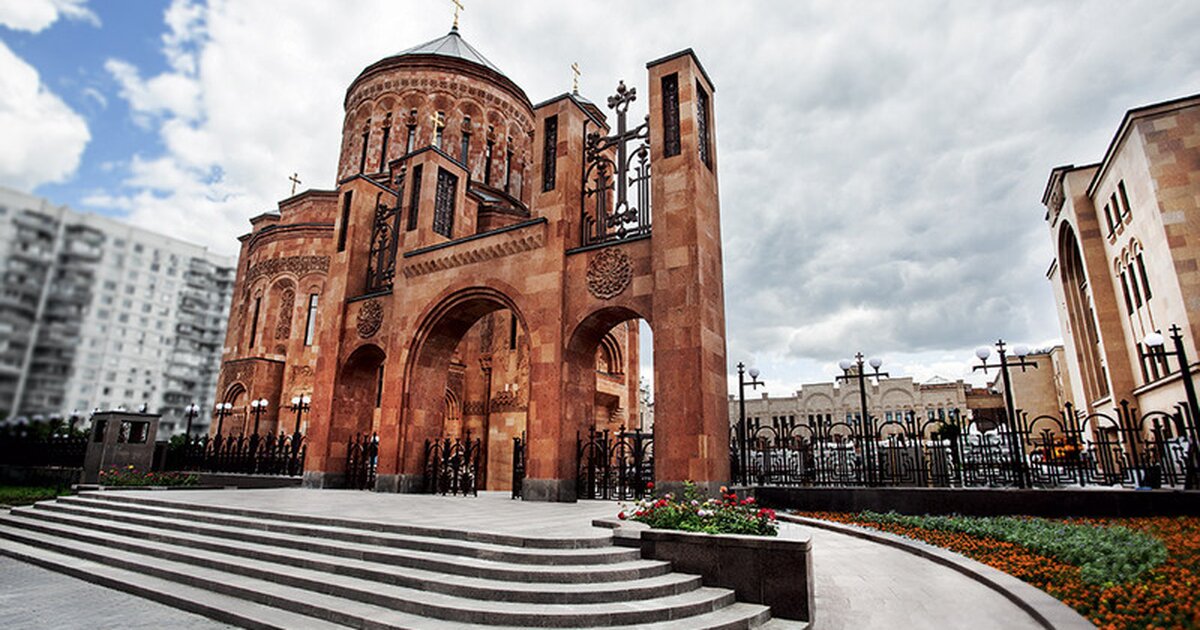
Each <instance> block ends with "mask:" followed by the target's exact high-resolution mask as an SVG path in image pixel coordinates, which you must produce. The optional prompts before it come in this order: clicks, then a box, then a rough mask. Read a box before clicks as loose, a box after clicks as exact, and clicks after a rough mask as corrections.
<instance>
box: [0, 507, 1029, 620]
mask: <svg viewBox="0 0 1200 630" xmlns="http://www.w3.org/2000/svg"><path fill="white" fill-rule="evenodd" d="M129 494H137V495H141V496H148V497H153V498H156V499H162V500H169V501H187V502H195V503H205V504H211V505H225V506H230V507H239V508H254V509H262V510H269V511H273V512H287V513H294V514H307V515H318V516H333V517H341V518H352V519H364V520H378V521H383V522H392V523H407V524H413V525H425V526H438V527H448V528H452V529H463V530H473V531H482V532H488V533H496V534H509V535H520V536H527V537H546V538H578V537H585V536H586V537H592V536H596V537H607V536H608V535H609V532H608V531H607V530H600V529H596V528H593V527H591V525H590V524H591V521H592V519H594V518H603V517H612V516H613V515H614V514H615V512H616V511H617V509H618V508H617V504H616V503H612V502H602V501H581V502H579V503H575V504H562V503H532V502H529V503H527V502H521V501H513V500H511V499H510V498H508V495H507V494H504V493H481V494H480V496H479V497H437V496H425V495H394V494H375V493H370V492H351V491H330V490H320V491H316V490H304V489H298V488H287V489H271V490H190V491H178V492H162V491H138V492H130V493H129ZM318 499H319V500H318ZM781 535H783V536H786V537H804V536H808V537H811V538H812V541H813V570H814V574H815V582H816V607H817V608H816V610H817V623H816V624H815V626H814V629H815V630H841V629H855V630H857V629H863V628H906V629H910V630H915V629H922V628H971V630H990V629H993V628H994V629H1004V630H1023V629H1025V628H1039V627H1041V626H1039V625H1038V624H1037V623H1036V622H1035V621H1034V620H1033V619H1032V618H1031V617H1030V616H1029V615H1028V614H1026V613H1025V612H1024V611H1023V610H1021V609H1020V608H1018V607H1017V606H1016V605H1015V604H1013V603H1012V602H1010V601H1009V600H1008V599H1006V598H1004V597H1003V596H1001V595H1000V594H999V593H997V592H996V591H993V590H991V589H989V588H987V587H985V586H983V585H982V584H980V583H978V582H976V581H974V580H972V579H970V578H968V577H966V576H964V575H962V574H960V573H958V572H956V571H954V570H952V569H949V568H947V567H945V566H942V565H940V564H936V563H933V562H930V561H929V560H926V559H924V558H921V557H919V556H916V555H913V554H910V553H906V552H904V551H901V550H899V549H896V548H893V547H889V546H886V545H881V544H878V543H874V542H871V541H868V540H862V539H859V538H855V537H852V536H846V535H844V534H839V533H836V532H831V531H827V530H823V529H817V528H809V527H804V526H800V525H792V524H785V525H784V526H783V527H782V530H781ZM64 602H70V605H66V606H64V605H63V603H64ZM43 627H55V628H72V627H89V628H117V627H120V628H167V627H170V628H189V629H190V628H223V627H226V626H223V625H221V624H218V623H215V622H211V621H208V620H207V619H204V618H202V617H198V616H195V615H191V614H189V613H184V612H182V611H177V610H175V609H172V608H168V607H166V606H162V605H159V604H156V603H153V602H150V601H148V600H143V599H141V598H138V597H133V596H130V595H125V594H123V593H119V592H117V591H112V590H109V589H106V588H103V587H99V586H94V585H91V584H87V583H85V582H82V581H79V580H76V579H73V578H70V577H66V576H60V575H58V574H55V573H51V572H49V571H46V570H44V569H41V568H38V567H32V566H29V565H25V564H23V563H20V562H17V561H14V560H11V559H7V558H0V628H43Z"/></svg>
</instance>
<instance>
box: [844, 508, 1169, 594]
mask: <svg viewBox="0 0 1200 630" xmlns="http://www.w3.org/2000/svg"><path fill="white" fill-rule="evenodd" d="M859 517H860V518H861V520H863V521H866V522H871V523H880V524H886V523H892V524H896V525H901V526H906V527H919V528H922V529H931V530H938V531H947V532H958V533H963V534H968V535H971V536H978V537H982V538H991V539H993V540H1002V541H1005V542H1010V543H1013V544H1017V545H1021V546H1023V547H1026V548H1028V549H1030V550H1032V551H1035V552H1037V553H1040V554H1043V555H1046V556H1050V557H1051V558H1055V559H1057V560H1060V561H1062V562H1065V563H1067V564H1072V565H1075V566H1078V567H1080V569H1081V572H1082V575H1081V577H1082V578H1083V581H1085V582H1088V583H1089V584H1121V583H1124V582H1129V581H1132V580H1134V579H1136V578H1137V577H1138V576H1139V575H1141V574H1142V573H1144V572H1145V571H1148V570H1150V569H1153V568H1154V567H1156V566H1158V565H1160V564H1162V563H1163V562H1165V561H1166V560H1167V548H1166V546H1165V545H1163V543H1162V541H1161V540H1158V539H1157V538H1154V537H1153V536H1150V535H1148V534H1143V533H1141V532H1135V531H1133V530H1130V529H1127V528H1125V527H1097V526H1095V525H1090V524H1083V523H1073V522H1071V521H1070V520H1067V521H1052V520H1048V519H1044V518H1031V517H1012V516H989V517H968V516H906V515H902V514H896V513H895V512H889V513H887V514H880V513H878V512H870V511H868V512H863V513H862V514H860V515H859Z"/></svg>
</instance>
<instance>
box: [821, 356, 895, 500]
mask: <svg viewBox="0 0 1200 630" xmlns="http://www.w3.org/2000/svg"><path fill="white" fill-rule="evenodd" d="M866 365H870V366H871V370H872V372H871V375H870V378H873V379H875V382H876V383H879V379H881V378H883V377H890V376H891V374H888V373H887V372H880V371H879V368H880V366H882V365H883V359H880V358H878V357H872V358H871V359H870V360H869V361H867V362H866ZM856 366H857V367H858V370H857V373H856V374H851V373H850V368H852V367H856ZM838 367H839V368H841V369H842V375H841V376H838V377H837V378H836V379H835V380H839V381H842V382H843V383H848V382H850V381H851V379H853V380H857V381H858V403H859V406H860V407H861V409H862V422H861V423H860V427H861V429H862V432H863V451H864V453H863V455H864V456H865V457H864V460H865V461H866V464H867V483H868V484H871V483H873V480H872V477H873V472H874V470H875V423H873V422H871V413H870V411H869V410H868V409H867V371H866V370H864V369H863V368H864V367H865V366H864V362H863V353H861V352H857V353H855V354H854V361H851V360H850V359H842V360H841V361H839V362H838Z"/></svg>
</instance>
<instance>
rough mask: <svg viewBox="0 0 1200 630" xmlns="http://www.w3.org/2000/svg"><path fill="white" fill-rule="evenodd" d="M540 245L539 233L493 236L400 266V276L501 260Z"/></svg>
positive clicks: (434, 253) (541, 232) (417, 274)
mask: <svg viewBox="0 0 1200 630" xmlns="http://www.w3.org/2000/svg"><path fill="white" fill-rule="evenodd" d="M544 243H545V232H544V231H543V230H532V231H530V232H525V231H522V232H510V233H505V234H497V235H496V236H494V237H493V238H489V239H484V240H479V241H476V242H472V243H463V244H462V245H461V247H451V248H446V249H443V250H439V251H432V252H428V253H427V254H425V255H424V256H421V257H420V259H416V260H410V261H408V262H407V264H405V265H404V276H405V277H406V278H413V277H416V276H422V275H425V274H427V273H432V272H434V271H441V270H443V269H453V268H454V267H461V266H463V265H469V264H473V263H478V262H483V261H486V260H493V259H496V258H503V257H505V256H511V255H513V254H519V253H521V252H527V251H531V250H534V249H537V248H539V247H541V246H542V245H543V244H544Z"/></svg>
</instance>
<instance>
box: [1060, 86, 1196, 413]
mask: <svg viewBox="0 0 1200 630" xmlns="http://www.w3.org/2000/svg"><path fill="white" fill-rule="evenodd" d="M1042 203H1043V204H1044V205H1045V207H1046V215H1045V219H1046V222H1047V225H1048V227H1049V228H1050V234H1051V237H1052V238H1053V239H1054V242H1055V247H1056V253H1057V257H1056V259H1055V261H1054V262H1053V263H1052V264H1051V266H1050V269H1049V271H1048V272H1047V277H1048V278H1049V279H1050V282H1051V285H1052V286H1053V288H1054V294H1055V300H1056V303H1057V306H1058V314H1059V321H1060V323H1061V325H1062V333H1063V341H1064V346H1065V353H1064V354H1065V364H1066V365H1067V372H1068V373H1069V374H1070V379H1069V382H1070V389H1071V392H1070V395H1069V396H1066V397H1065V398H1068V399H1070V400H1073V401H1074V403H1075V406H1076V408H1077V409H1078V411H1079V413H1080V414H1081V417H1083V416H1084V415H1088V414H1093V413H1097V412H1102V413H1107V414H1113V413H1114V409H1115V408H1117V407H1118V406H1119V405H1120V403H1121V401H1127V402H1128V403H1130V404H1131V405H1132V406H1134V407H1136V408H1138V409H1141V410H1143V411H1151V410H1155V411H1167V412H1170V411H1171V410H1173V409H1175V408H1176V406H1177V405H1179V404H1180V403H1182V402H1183V401H1184V400H1185V395H1184V389H1183V385H1182V381H1181V379H1180V370H1179V364H1178V362H1177V361H1176V360H1175V359H1174V358H1171V359H1170V360H1163V359H1161V358H1157V357H1154V358H1151V357H1147V353H1146V350H1147V348H1146V346H1145V345H1144V344H1143V341H1144V340H1145V339H1146V337H1147V335H1149V334H1151V333H1154V332H1156V331H1157V332H1160V333H1162V334H1164V335H1167V334H1168V333H1169V329H1170V327H1171V326H1173V325H1177V326H1179V327H1180V328H1181V329H1182V334H1183V340H1184V345H1185V349H1186V352H1187V353H1188V356H1189V359H1190V361H1191V363H1192V365H1191V369H1192V370H1193V371H1194V370H1195V369H1196V361H1197V359H1200V356H1198V355H1197V353H1196V339H1198V338H1200V95H1194V96H1189V97H1186V98H1181V99H1177V100H1173V101H1167V102H1163V103H1155V104H1153V105H1147V106H1144V107H1138V108H1136V109H1131V110H1129V111H1128V112H1127V113H1126V114H1125V117H1124V119H1123V120H1122V121H1121V124H1120V127H1119V128H1118V129H1117V133H1116V135H1115V136H1113V139H1112V142H1111V143H1110V144H1109V146H1108V150H1107V151H1106V152H1105V154H1104V155H1103V156H1102V159H1101V160H1100V161H1099V162H1097V163H1094V164H1088V165H1085V166H1073V165H1068V166H1060V167H1058V168H1055V169H1053V170H1052V171H1051V172H1050V180H1049V181H1048V182H1047V184H1046V188H1045V192H1044V193H1043V195H1042ZM1166 344H1167V349H1168V350H1170V349H1172V347H1171V346H1172V344H1171V340H1170V339H1169V338H1168V339H1167V341H1166Z"/></svg>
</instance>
